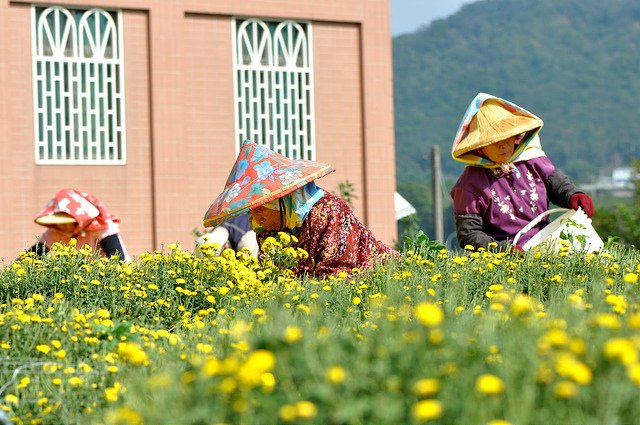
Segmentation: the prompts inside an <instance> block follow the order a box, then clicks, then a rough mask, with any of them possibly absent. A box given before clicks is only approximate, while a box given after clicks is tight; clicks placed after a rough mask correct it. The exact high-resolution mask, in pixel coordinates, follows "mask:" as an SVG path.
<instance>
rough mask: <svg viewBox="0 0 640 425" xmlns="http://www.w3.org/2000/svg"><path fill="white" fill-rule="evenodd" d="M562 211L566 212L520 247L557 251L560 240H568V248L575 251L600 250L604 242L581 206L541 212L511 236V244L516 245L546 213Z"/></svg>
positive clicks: (526, 249)
mask: <svg viewBox="0 0 640 425" xmlns="http://www.w3.org/2000/svg"><path fill="white" fill-rule="evenodd" d="M563 211H566V212H565V213H564V214H562V215H561V216H560V217H558V218H556V219H555V220H554V221H552V222H551V223H549V224H548V225H547V226H545V227H544V228H543V229H542V230H540V231H539V232H538V233H536V234H535V235H533V237H532V238H531V239H529V240H528V241H527V242H526V243H525V244H524V245H523V246H522V249H524V250H525V251H528V250H530V249H532V248H534V247H535V248H537V249H548V250H550V251H552V252H558V251H559V250H560V247H561V244H560V243H559V241H560V240H564V241H566V242H568V243H569V246H570V248H571V249H573V250H575V251H584V252H594V251H600V250H601V249H602V248H603V247H604V242H602V239H601V238H600V236H599V235H598V233H597V232H596V230H595V229H594V228H593V226H592V225H591V219H590V218H589V217H587V215H586V214H585V213H584V211H582V208H578V210H577V211H576V210H568V209H566V208H554V209H551V210H547V211H545V212H543V213H542V214H540V215H539V216H537V217H536V218H534V219H533V220H531V222H530V223H529V224H527V225H526V226H525V227H523V228H522V229H521V230H520V231H519V232H518V233H517V234H516V236H515V238H513V244H514V245H517V244H518V239H520V236H522V235H523V234H525V233H527V232H528V231H529V230H531V229H532V228H533V227H534V226H536V225H537V224H538V223H540V222H541V221H542V220H543V219H544V218H545V217H547V216H548V215H551V214H553V213H556V212H563Z"/></svg>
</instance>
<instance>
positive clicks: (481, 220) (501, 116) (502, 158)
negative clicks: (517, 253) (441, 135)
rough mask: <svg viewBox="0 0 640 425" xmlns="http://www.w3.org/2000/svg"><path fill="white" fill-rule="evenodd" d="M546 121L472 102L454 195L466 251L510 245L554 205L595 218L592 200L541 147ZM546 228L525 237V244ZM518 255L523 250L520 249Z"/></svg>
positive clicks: (496, 104)
mask: <svg viewBox="0 0 640 425" xmlns="http://www.w3.org/2000/svg"><path fill="white" fill-rule="evenodd" d="M542 125H543V123H542V120H541V119H540V118H538V117H537V116H535V115H533V114H532V113H530V112H529V111H527V110H525V109H523V108H521V107H519V106H517V105H515V104H513V103H511V102H508V101H506V100H503V99H500V98H497V97H495V96H491V95H488V94H485V93H480V94H478V95H477V96H476V98H475V99H474V100H473V101H472V102H471V105H469V108H468V109H467V112H466V113H465V116H464V118H463V119H462V122H461V124H460V126H459V128H458V131H457V134H456V138H455V141H454V143H453V148H452V156H453V159H455V160H456V161H460V162H464V163H466V164H467V167H466V168H465V169H464V171H463V172H462V175H461V176H460V178H459V179H458V182H457V183H456V184H455V186H454V187H453V189H452V190H451V197H452V198H453V210H454V214H455V223H456V233H457V237H458V242H459V243H460V246H461V247H465V246H467V245H470V246H472V247H473V248H475V249H477V248H480V247H484V248H486V247H487V246H488V245H489V243H491V242H497V243H498V244H499V245H500V246H501V247H503V248H504V247H507V246H509V245H510V244H511V241H512V240H513V238H514V236H515V235H516V234H517V233H518V232H519V231H520V229H522V228H523V227H524V226H525V225H527V224H528V223H529V222H531V221H532V220H533V219H534V218H536V217H537V216H538V215H539V214H540V213H542V212H544V211H546V210H547V209H548V207H549V202H552V203H554V204H556V205H558V206H560V207H564V208H573V209H576V210H577V209H578V208H579V207H580V208H582V209H583V210H584V212H585V213H586V214H587V216H589V217H591V216H592V215H593V213H594V206H593V201H592V200H591V198H590V197H589V196H588V195H587V194H585V193H583V192H581V191H580V190H578V188H577V187H576V186H575V185H574V184H573V183H572V182H571V180H570V179H569V178H568V177H567V176H566V175H565V174H563V173H562V172H561V171H560V170H558V169H557V168H555V167H554V165H553V164H552V163H551V161H550V160H549V158H547V156H546V155H545V153H544V151H543V150H542V148H541V146H540V139H539V138H538V132H539V131H540V128H542ZM546 224H547V222H546V221H543V222H542V223H540V224H539V225H538V226H536V227H534V228H533V229H531V230H530V231H529V232H527V233H526V234H524V235H522V237H521V238H520V239H519V243H521V244H524V243H525V242H526V241H527V240H529V239H530V238H531V237H532V236H533V235H534V234H535V233H537V232H538V231H539V230H540V229H541V228H542V227H544V226H545V225H546ZM516 248H517V249H521V248H519V247H516Z"/></svg>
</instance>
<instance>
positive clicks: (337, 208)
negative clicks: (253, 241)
mask: <svg viewBox="0 0 640 425" xmlns="http://www.w3.org/2000/svg"><path fill="white" fill-rule="evenodd" d="M277 233H278V232H268V231H265V232H260V233H258V235H257V236H258V243H259V244H260V246H262V243H263V242H264V240H265V239H266V238H267V237H268V236H276V234H277ZM293 233H294V234H295V235H296V237H297V239H298V244H297V245H296V248H302V249H304V250H305V251H307V253H308V254H309V257H308V258H304V259H301V260H300V261H299V263H298V266H297V267H296V269H295V270H294V271H295V273H296V275H298V276H301V275H304V274H307V273H308V274H312V275H316V276H318V277H326V276H327V275H334V274H338V273H340V272H343V271H344V272H347V273H350V272H351V270H352V269H353V268H359V269H367V268H371V267H373V266H374V264H375V263H376V261H377V260H380V259H383V258H386V257H389V256H395V255H399V254H398V252H397V251H396V250H394V249H393V248H391V247H389V246H387V245H386V244H384V243H383V242H381V241H380V240H378V239H376V237H375V236H374V235H373V233H371V231H370V230H369V229H367V228H366V227H364V225H363V224H362V222H360V220H358V218H357V217H356V215H355V213H354V212H353V210H352V209H351V207H349V205H348V204H347V203H346V202H345V201H344V200H343V199H341V198H340V197H338V196H335V195H333V194H331V193H329V192H326V191H325V194H324V196H323V197H322V198H320V200H318V202H316V203H315V204H314V205H313V207H312V208H311V210H310V211H309V214H308V215H307V217H306V218H305V219H304V221H303V223H302V226H301V227H299V228H296V229H295V230H294V231H293Z"/></svg>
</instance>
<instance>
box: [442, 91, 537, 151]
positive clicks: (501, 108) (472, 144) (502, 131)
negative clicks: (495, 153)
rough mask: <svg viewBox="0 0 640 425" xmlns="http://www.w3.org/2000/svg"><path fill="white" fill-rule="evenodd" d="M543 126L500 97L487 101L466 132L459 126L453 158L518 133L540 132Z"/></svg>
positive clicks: (472, 119) (521, 109)
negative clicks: (460, 129) (459, 131)
mask: <svg viewBox="0 0 640 425" xmlns="http://www.w3.org/2000/svg"><path fill="white" fill-rule="evenodd" d="M476 99H477V98H476ZM474 101H475V100H474ZM463 123H464V120H463ZM542 125H543V122H542V120H541V119H540V118H538V117H537V116H535V115H533V114H532V113H530V112H529V111H527V110H525V109H523V108H520V107H518V106H517V105H514V104H511V103H509V102H506V101H503V100H502V99H499V98H495V97H493V98H489V99H487V100H484V101H483V102H482V104H481V105H480V108H479V109H477V113H476V114H475V115H474V116H473V117H472V118H471V120H470V121H469V122H468V127H467V128H466V131H464V130H465V129H464V128H462V127H463V125H461V128H462V130H463V132H462V133H459V134H458V135H457V137H459V139H457V140H456V142H457V143H455V142H454V143H455V144H454V149H453V152H452V154H453V158H454V159H457V158H459V157H460V156H461V155H463V154H465V153H467V152H471V151H474V150H476V149H479V148H483V147H485V146H489V145H491V144H493V143H495V142H499V141H500V140H504V139H508V138H509V137H512V136H516V135H518V134H521V133H526V132H528V131H531V130H539V129H540V128H541V127H542Z"/></svg>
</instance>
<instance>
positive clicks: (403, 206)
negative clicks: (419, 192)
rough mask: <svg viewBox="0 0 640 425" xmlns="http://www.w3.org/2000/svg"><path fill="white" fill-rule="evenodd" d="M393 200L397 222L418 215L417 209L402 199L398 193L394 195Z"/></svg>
mask: <svg viewBox="0 0 640 425" xmlns="http://www.w3.org/2000/svg"><path fill="white" fill-rule="evenodd" d="M393 200H394V205H395V210H396V220H401V219H403V218H405V217H408V216H410V215H412V214H415V213H416V209H415V208H414V207H413V205H411V204H410V203H409V201H407V200H406V199H404V198H403V197H402V195H400V194H399V193H398V192H395V193H394V194H393Z"/></svg>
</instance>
